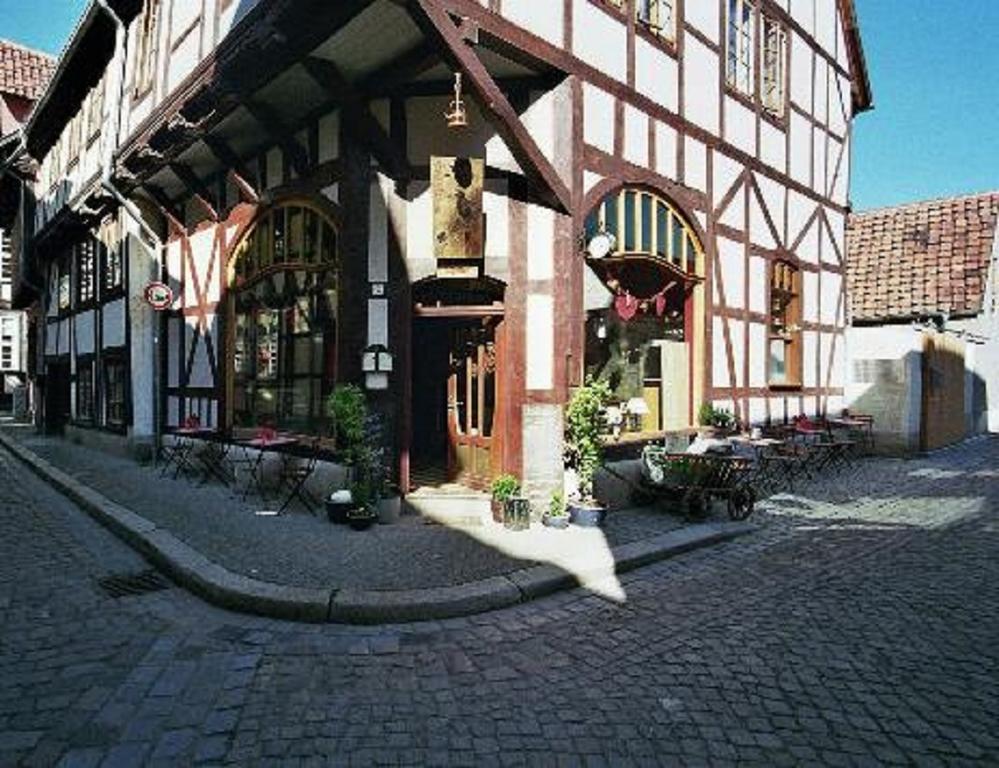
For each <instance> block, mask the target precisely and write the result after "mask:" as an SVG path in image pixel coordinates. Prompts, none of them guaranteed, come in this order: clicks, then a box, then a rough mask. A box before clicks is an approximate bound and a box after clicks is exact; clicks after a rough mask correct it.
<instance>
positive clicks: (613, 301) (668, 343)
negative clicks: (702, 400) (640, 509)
mask: <svg viewBox="0 0 999 768" xmlns="http://www.w3.org/2000/svg"><path fill="white" fill-rule="evenodd" d="M600 239H602V240H603V243H604V247H603V248H596V249H594V248H593V245H594V244H596V243H598V242H600ZM585 240H586V242H587V248H588V253H589V254H590V258H588V259H587V269H586V271H585V273H584V278H583V283H584V288H583V290H584V294H583V301H584V307H585V310H586V328H585V344H586V346H585V357H584V366H585V373H586V376H587V377H591V378H593V379H595V380H599V381H604V382H606V383H607V384H608V385H609V387H610V389H611V392H612V393H613V397H614V404H613V405H612V406H611V408H610V414H609V415H610V421H611V425H610V427H611V431H612V433H613V434H614V435H617V436H620V435H621V434H630V435H631V436H632V437H637V438H641V437H642V436H649V435H652V434H658V433H661V432H665V431H671V430H676V429H685V428H687V427H689V426H690V425H691V418H690V416H691V414H690V407H689V405H690V397H689V394H690V384H689V375H688V374H689V365H688V362H689V359H690V357H689V353H690V346H689V344H690V341H691V338H690V335H689V333H690V330H691V327H690V326H689V325H688V320H689V321H693V316H694V313H693V309H692V306H693V305H692V304H691V302H690V299H691V296H692V290H693V287H694V286H695V285H696V284H697V283H698V282H699V280H700V278H699V277H698V273H699V271H700V269H701V267H702V261H703V257H702V253H703V251H702V249H701V245H700V241H699V239H698V238H697V236H696V234H695V233H694V230H693V228H692V227H691V226H690V224H689V222H688V220H687V218H686V217H685V216H684V215H683V214H682V213H681V212H680V211H679V210H678V209H677V208H675V207H674V206H673V205H671V204H670V203H669V202H667V201H666V200H665V199H663V198H662V197H660V196H658V195H656V194H654V193H652V192H648V191H645V190H641V189H624V190H622V191H620V192H617V193H614V194H611V195H609V196H608V197H606V198H605V199H604V200H603V202H601V203H600V205H599V206H598V207H597V209H596V210H595V211H594V212H593V213H591V214H590V216H589V217H588V218H587V220H586V224H585Z"/></svg>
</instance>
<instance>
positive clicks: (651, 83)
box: [635, 37, 679, 112]
mask: <svg viewBox="0 0 999 768" xmlns="http://www.w3.org/2000/svg"><path fill="white" fill-rule="evenodd" d="M678 73H679V68H678V67H677V63H676V60H675V59H674V58H673V57H672V56H670V55H669V54H668V53H666V52H665V51H664V50H662V48H659V47H658V46H655V45H652V44H651V43H649V42H648V41H647V40H645V39H644V38H641V37H638V38H636V40H635V88H636V89H637V90H638V92H639V93H641V94H644V95H645V96H648V97H649V98H650V99H652V100H653V101H654V102H655V103H656V104H659V105H660V106H661V107H665V108H666V109H668V110H669V111H670V112H676V111H677V106H678V102H677V94H678V87H679V81H678Z"/></svg>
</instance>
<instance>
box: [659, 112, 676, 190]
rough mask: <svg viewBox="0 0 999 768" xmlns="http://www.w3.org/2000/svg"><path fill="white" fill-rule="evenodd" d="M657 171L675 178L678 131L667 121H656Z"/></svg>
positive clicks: (669, 177) (668, 177)
mask: <svg viewBox="0 0 999 768" xmlns="http://www.w3.org/2000/svg"><path fill="white" fill-rule="evenodd" d="M655 141H656V169H655V170H656V172H657V173H658V174H659V175H660V176H665V177H666V178H667V179H675V178H676V177H677V172H676V131H675V130H674V129H673V128H672V127H670V126H668V125H666V124H665V123H660V122H657V123H656V138H655Z"/></svg>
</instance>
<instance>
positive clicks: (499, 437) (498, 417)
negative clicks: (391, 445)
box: [399, 301, 508, 494]
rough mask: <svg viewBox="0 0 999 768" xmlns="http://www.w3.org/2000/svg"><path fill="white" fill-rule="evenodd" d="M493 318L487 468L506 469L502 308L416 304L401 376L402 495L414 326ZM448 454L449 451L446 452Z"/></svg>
mask: <svg viewBox="0 0 999 768" xmlns="http://www.w3.org/2000/svg"><path fill="white" fill-rule="evenodd" d="M488 317H494V318H498V322H497V324H496V329H495V339H496V374H495V382H496V395H495V398H496V410H495V413H494V416H493V433H492V441H493V442H492V446H491V449H490V450H491V465H492V475H493V477H495V476H496V475H498V474H500V473H502V472H503V470H504V467H505V465H506V456H505V452H504V451H505V443H506V441H505V439H504V437H505V430H506V422H507V408H508V404H507V402H506V400H505V398H503V397H502V386H503V376H502V372H503V370H504V363H505V357H506V307H505V305H504V304H503V302H498V301H497V302H493V303H492V304H469V305H444V306H425V305H421V304H416V305H414V306H413V307H412V314H411V321H410V332H409V342H410V350H409V354H407V355H406V372H405V376H406V378H405V387H406V390H407V396H406V397H405V400H404V423H405V424H406V430H405V435H404V441H403V450H402V451H401V456H400V467H399V474H400V481H401V482H400V485H401V487H402V490H403V494H406V493H408V492H409V489H410V480H411V467H412V461H411V456H412V449H413V442H414V441H413V407H414V402H415V400H416V393H415V392H414V390H413V351H412V340H413V336H414V334H413V327H414V326H415V325H416V323H428V322H430V323H432V322H433V321H435V320H458V321H460V320H469V321H471V320H476V319H482V318H488ZM446 325H447V324H446V323H441V327H442V329H444V328H445V327H446ZM441 383H442V385H445V386H446V385H447V382H446V381H445V382H441ZM448 450H449V451H450V448H449V449H448Z"/></svg>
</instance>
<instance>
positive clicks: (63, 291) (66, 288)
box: [56, 256, 73, 312]
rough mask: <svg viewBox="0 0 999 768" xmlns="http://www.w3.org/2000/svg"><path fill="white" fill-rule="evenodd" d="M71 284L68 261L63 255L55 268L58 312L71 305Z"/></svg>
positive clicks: (65, 309)
mask: <svg viewBox="0 0 999 768" xmlns="http://www.w3.org/2000/svg"><path fill="white" fill-rule="evenodd" d="M71 286H72V281H71V278H70V261H69V258H68V257H66V256H63V257H62V258H61V259H59V264H58V266H57V268H56V302H57V307H58V309H59V311H60V312H65V311H67V310H68V309H69V308H70V307H71V306H72V305H73V294H72V290H71Z"/></svg>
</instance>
